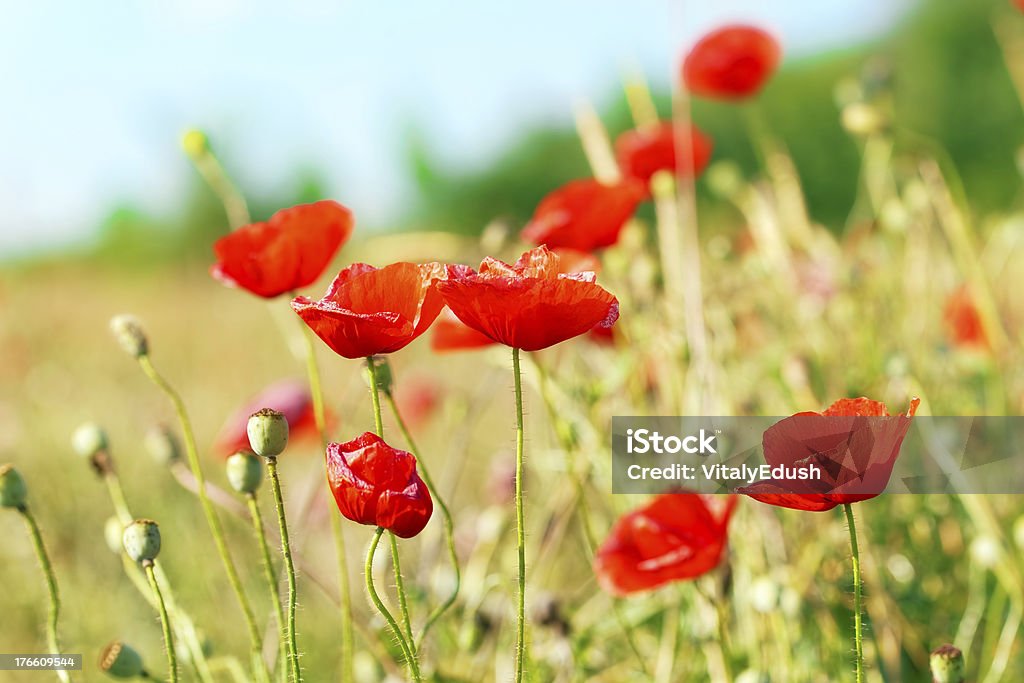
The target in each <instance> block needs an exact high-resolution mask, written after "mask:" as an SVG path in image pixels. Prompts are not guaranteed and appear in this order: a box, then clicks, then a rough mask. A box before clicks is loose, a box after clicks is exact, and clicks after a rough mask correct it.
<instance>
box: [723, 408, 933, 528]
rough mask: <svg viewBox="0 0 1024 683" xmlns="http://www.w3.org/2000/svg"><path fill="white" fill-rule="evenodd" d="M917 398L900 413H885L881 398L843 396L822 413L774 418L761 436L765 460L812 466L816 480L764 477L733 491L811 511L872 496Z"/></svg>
mask: <svg viewBox="0 0 1024 683" xmlns="http://www.w3.org/2000/svg"><path fill="white" fill-rule="evenodd" d="M920 403H921V399H918V398H915V399H913V400H911V401H910V408H909V409H908V410H907V412H906V414H900V415H889V411H888V409H887V408H886V407H885V404H884V403H880V402H878V401H872V400H870V399H867V398H844V399H840V400H838V401H836V402H835V403H833V404H832V405H831V406H829V408H828V409H827V410H825V412H823V413H815V412H804V413H797V414H796V415H793V416H791V417H787V418H785V419H784V420H780V421H779V422H777V423H775V424H774V425H772V426H771V427H769V428H768V429H767V430H766V431H765V433H764V436H763V437H762V440H761V443H762V446H763V447H764V459H765V461H766V462H767V463H768V464H769V465H771V466H772V467H780V466H781V467H785V468H794V467H798V466H810V465H815V466H817V467H818V468H819V470H820V472H821V479H820V480H812V479H807V480H800V479H795V478H790V479H787V478H780V479H766V480H763V481H759V482H757V483H755V484H752V485H750V486H744V487H742V488H740V489H737V492H738V493H743V494H746V495H748V496H750V497H751V498H754V499H755V500H759V501H761V502H762V503H768V504H770V505H777V506H779V507H784V508H792V509H794V510H810V511H813V512H823V511H825V510H831V509H832V508H834V507H836V506H837V505H844V504H846V503H856V502H859V501H862V500H867V499H869V498H874V497H875V496H877V495H879V494H880V493H881V492H882V491H883V490H884V489H885V487H886V486H887V485H888V483H889V477H890V476H891V475H892V468H893V465H895V464H896V458H898V457H899V454H900V447H901V446H902V445H903V439H904V438H905V437H906V435H907V430H909V429H910V419H911V418H912V417H913V416H914V413H916V412H917V406H918V405H919V404H920Z"/></svg>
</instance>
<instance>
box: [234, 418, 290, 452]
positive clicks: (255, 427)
mask: <svg viewBox="0 0 1024 683" xmlns="http://www.w3.org/2000/svg"><path fill="white" fill-rule="evenodd" d="M245 431H246V433H247V434H248V435H249V446H251V447H252V450H253V452H254V453H256V455H261V456H263V457H264V458H276V457H277V456H279V455H281V453H283V452H284V447H285V446H287V445H288V420H287V419H286V418H285V416H284V413H279V412H278V411H276V410H271V409H270V408H264V409H263V410H260V411H257V412H255V413H253V414H252V415H251V416H250V417H249V422H248V424H246V426H245Z"/></svg>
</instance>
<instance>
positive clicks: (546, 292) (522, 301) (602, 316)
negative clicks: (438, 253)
mask: <svg viewBox="0 0 1024 683" xmlns="http://www.w3.org/2000/svg"><path fill="white" fill-rule="evenodd" d="M595 279H596V276H595V275H594V273H590V272H587V273H572V274H565V273H562V272H560V270H559V258H558V255H557V254H555V253H554V252H552V251H550V250H548V249H547V248H546V247H543V246H542V247H536V248H534V249H531V250H530V251H528V252H526V253H524V254H523V255H522V256H521V257H519V260H518V261H516V263H515V265H514V266H509V265H507V264H505V263H502V262H501V261H498V260H496V259H492V258H486V259H484V261H483V263H481V264H480V270H479V272H478V271H474V270H473V269H472V268H470V267H469V266H448V279H447V280H444V281H442V282H439V283H438V285H437V288H438V291H440V292H441V295H442V296H443V297H444V301H445V303H446V304H448V307H449V308H450V309H452V312H453V313H455V315H456V316H458V318H459V320H461V321H462V322H464V323H465V324H466V325H468V326H469V327H471V328H473V329H474V330H476V331H478V332H481V333H482V334H484V335H486V336H487V337H489V338H491V339H493V340H494V341H496V342H499V343H501V344H504V345H505V346H511V347H513V348H518V349H522V350H523V351H537V350H539V349H544V348H547V347H549V346H554V345H555V344H558V343H559V342H563V341H565V340H566V339H571V338H572V337H575V336H578V335H581V334H583V333H584V332H586V331H588V330H590V329H591V328H593V327H595V326H597V325H602V326H604V327H610V326H611V325H612V324H614V323H615V321H616V320H617V319H618V317H619V302H618V300H617V299H616V298H615V297H614V296H612V295H611V294H610V293H608V292H607V291H606V290H605V289H603V288H602V287H601V286H600V285H598V284H597V283H596V282H595Z"/></svg>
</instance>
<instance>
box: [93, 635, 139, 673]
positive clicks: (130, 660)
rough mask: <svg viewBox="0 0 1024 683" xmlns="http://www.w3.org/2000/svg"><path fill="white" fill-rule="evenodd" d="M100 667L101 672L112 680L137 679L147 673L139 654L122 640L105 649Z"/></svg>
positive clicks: (101, 656)
mask: <svg viewBox="0 0 1024 683" xmlns="http://www.w3.org/2000/svg"><path fill="white" fill-rule="evenodd" d="M99 666H100V671H102V672H103V673H105V674H107V675H108V676H110V677H111V678H137V677H139V676H141V675H142V674H144V673H145V671H146V670H145V668H143V666H142V657H141V656H140V655H139V653H138V652H136V651H135V650H134V649H133V648H131V647H129V646H128V645H126V644H125V643H122V642H121V641H120V640H115V641H114V642H112V643H110V644H109V645H107V646H106V647H105V648H103V652H101V653H100V663H99Z"/></svg>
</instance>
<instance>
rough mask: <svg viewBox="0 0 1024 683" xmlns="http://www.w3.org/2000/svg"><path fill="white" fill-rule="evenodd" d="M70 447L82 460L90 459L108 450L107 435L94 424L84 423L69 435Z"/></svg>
mask: <svg viewBox="0 0 1024 683" xmlns="http://www.w3.org/2000/svg"><path fill="white" fill-rule="evenodd" d="M71 447H72V448H73V449H75V453H78V454H79V455H80V456H82V457H83V458H91V457H93V456H94V455H96V454H97V453H100V452H103V451H106V450H107V449H108V448H110V442H109V441H107V433H106V432H105V431H103V428H102V427H100V426H99V425H98V424H96V423H95V422H86V423H85V424H84V425H82V426H81V427H79V428H78V429H76V430H75V432H74V434H72V435H71Z"/></svg>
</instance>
